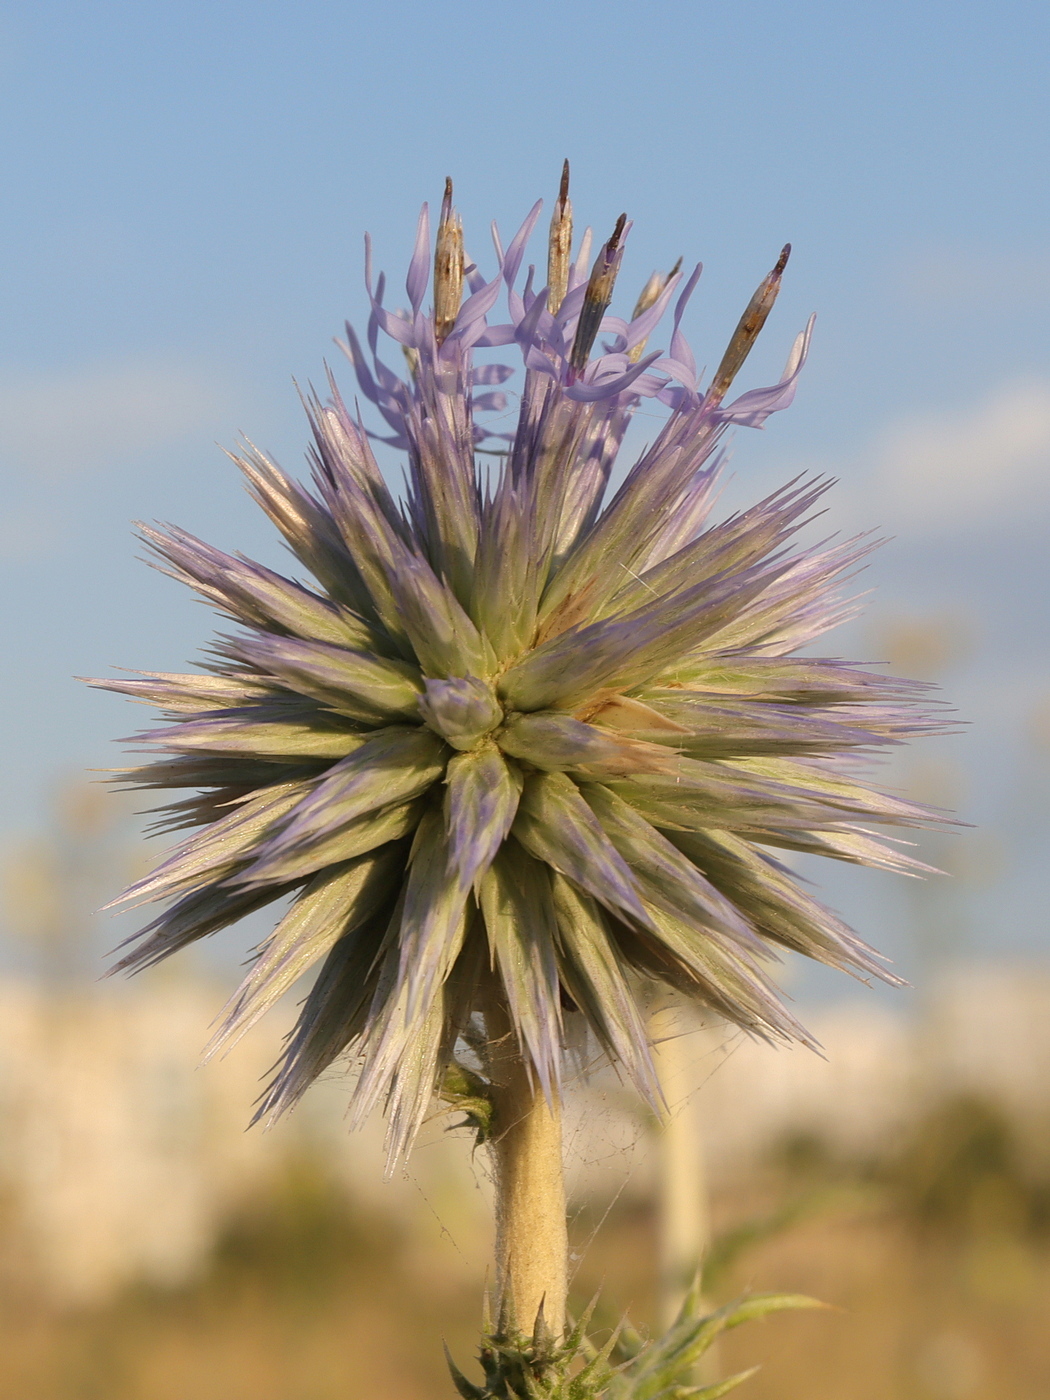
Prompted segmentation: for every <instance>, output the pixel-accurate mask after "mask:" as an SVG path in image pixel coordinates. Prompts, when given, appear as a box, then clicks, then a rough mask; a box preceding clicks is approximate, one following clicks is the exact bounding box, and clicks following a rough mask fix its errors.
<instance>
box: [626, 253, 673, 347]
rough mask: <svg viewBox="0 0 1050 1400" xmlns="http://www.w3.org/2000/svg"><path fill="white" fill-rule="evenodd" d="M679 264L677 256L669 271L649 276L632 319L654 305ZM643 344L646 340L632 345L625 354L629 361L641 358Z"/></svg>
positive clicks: (634, 319) (635, 305) (635, 318)
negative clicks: (628, 352)
mask: <svg viewBox="0 0 1050 1400" xmlns="http://www.w3.org/2000/svg"><path fill="white" fill-rule="evenodd" d="M681 266H682V259H681V258H679V259H678V261H677V262H676V263H675V265H674V267H672V268H671V271H670V272H654V273H653V275H652V276H651V277H650V278H649V280H648V282H646V284H645V286H644V287H643V288H642V290H641V293H640V295H639V297H638V300H637V301H636V302H635V304H634V310H633V311H632V312H631V320H632V321H637V319H638V317H639V316H640V315H641V314H642V312H643V311H648V310H649V308H650V306H655V304H656V299H657V297H658V296H659V295H660V293H661V292H662V291H663V289H664V288H665V287H666V286H667V284H668V282H670V280H671V278H672V277H673V276H674V275H675V273H676V272H678V271H680V269H681ZM646 340H648V337H646ZM645 345H646V341H645V340H640V341H639V342H638V344H637V345H635V346H633V347H632V349H631V352H630V354H629V355H628V356H627V358H628V359H629V360H630V361H631V363H632V364H635V365H636V364H637V363H638V361H639V360H640V359H641V358H642V355H643V354H644V353H645Z"/></svg>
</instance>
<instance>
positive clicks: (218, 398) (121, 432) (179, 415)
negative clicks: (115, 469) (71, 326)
mask: <svg viewBox="0 0 1050 1400" xmlns="http://www.w3.org/2000/svg"><path fill="white" fill-rule="evenodd" d="M224 399H225V394H224V393H223V392H222V388H221V386H218V385H216V384H214V383H213V382H211V381H210V380H209V379H208V378H207V377H206V376H205V375H204V374H202V373H200V372H197V371H193V370H189V369H186V368H185V367H178V366H164V365H113V366H106V367H95V368H89V369H74V370H68V371H64V372H59V373H43V374H35V375H23V376H20V377H18V378H9V379H7V380H0V460H2V461H4V462H5V463H12V462H13V463H17V464H18V465H21V466H33V467H36V468H40V469H43V470H45V471H54V472H58V473H62V474H64V473H67V472H71V471H78V470H82V469H84V468H94V467H99V466H103V465H105V464H106V463H108V462H111V461H114V460H118V459H121V458H127V457H129V456H133V455H135V454H137V453H142V452H146V451H150V450H152V449H155V448H157V447H163V446H166V445H168V444H169V443H173V442H178V441H180V440H181V439H183V438H185V437H187V436H189V435H190V434H192V433H194V432H197V431H199V430H200V429H202V428H205V427H207V426H208V425H209V424H212V423H215V422H216V421H217V420H218V419H219V416H220V414H221V413H222V409H223V402H224Z"/></svg>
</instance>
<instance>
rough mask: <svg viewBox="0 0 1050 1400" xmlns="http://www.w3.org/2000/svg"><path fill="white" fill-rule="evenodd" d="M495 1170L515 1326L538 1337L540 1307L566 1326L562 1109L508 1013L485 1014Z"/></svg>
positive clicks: (550, 1320) (501, 1289)
mask: <svg viewBox="0 0 1050 1400" xmlns="http://www.w3.org/2000/svg"><path fill="white" fill-rule="evenodd" d="M485 1019H486V1025H487V1030H488V1036H489V1069H490V1073H491V1076H492V1084H493V1092H492V1100H493V1107H494V1109H495V1113H494V1120H493V1137H492V1157H493V1164H494V1166H495V1172H496V1276H497V1289H498V1294H499V1296H500V1298H501V1299H502V1300H503V1304H504V1306H505V1307H506V1305H508V1304H509V1307H510V1315H511V1316H512V1317H513V1318H514V1323H515V1325H516V1327H517V1328H518V1329H520V1330H521V1331H523V1332H532V1330H533V1327H534V1324H535V1321H536V1315H537V1313H538V1311H539V1308H540V1305H541V1304H542V1305H543V1316H544V1321H545V1322H546V1325H547V1327H548V1328H549V1329H550V1331H551V1332H552V1333H553V1334H554V1336H555V1337H560V1336H561V1334H562V1332H563V1330H564V1327H565V1295H566V1292H567V1289H568V1236H567V1232H566V1224H565V1177H564V1172H563V1167H562V1138H561V1103H560V1102H559V1100H558V1098H557V1095H556V1094H552V1098H551V1102H550V1103H548V1101H547V1099H546V1097H545V1095H544V1093H543V1090H542V1089H541V1088H539V1086H538V1085H535V1084H533V1083H532V1082H531V1081H530V1079H529V1074H528V1071H527V1070H526V1067H525V1064H524V1061H523V1060H522V1057H521V1053H520V1051H519V1049H518V1043H517V1037H516V1036H515V1035H514V1033H513V1031H512V1029H511V1025H510V1018H509V1016H508V1014H507V1010H506V1007H505V1006H504V1005H502V1004H497V1005H495V1006H492V1007H490V1009H489V1010H488V1011H487V1013H486V1018H485Z"/></svg>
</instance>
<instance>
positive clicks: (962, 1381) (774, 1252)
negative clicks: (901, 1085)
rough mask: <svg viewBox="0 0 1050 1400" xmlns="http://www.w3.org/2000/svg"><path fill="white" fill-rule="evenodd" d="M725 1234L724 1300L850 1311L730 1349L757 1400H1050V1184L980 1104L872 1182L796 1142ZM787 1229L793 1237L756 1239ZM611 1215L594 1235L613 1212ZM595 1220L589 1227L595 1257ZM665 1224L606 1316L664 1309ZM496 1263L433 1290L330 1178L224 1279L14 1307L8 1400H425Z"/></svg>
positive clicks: (624, 1240)
mask: <svg viewBox="0 0 1050 1400" xmlns="http://www.w3.org/2000/svg"><path fill="white" fill-rule="evenodd" d="M715 1209H716V1216H717V1219H718V1224H719V1229H720V1230H721V1231H722V1232H723V1235H724V1236H726V1235H727V1232H728V1235H729V1236H732V1233H733V1232H734V1231H735V1232H736V1239H737V1242H738V1243H742V1242H746V1239H747V1237H748V1236H749V1235H752V1236H754V1238H753V1239H751V1242H750V1243H749V1244H747V1247H746V1248H744V1249H743V1250H742V1251H741V1252H739V1253H738V1254H737V1255H736V1257H735V1259H730V1257H729V1254H728V1253H725V1254H724V1255H723V1263H724V1265H725V1266H724V1268H723V1269H722V1270H721V1275H720V1277H718V1278H716V1279H715V1280H714V1282H713V1288H714V1291H715V1294H716V1296H717V1297H718V1298H724V1297H729V1296H732V1295H733V1294H734V1293H737V1292H740V1291H743V1290H745V1289H748V1288H753V1289H774V1288H775V1289H789V1290H792V1291H801V1292H805V1293H810V1294H812V1295H814V1296H816V1297H819V1298H822V1299H824V1300H825V1301H826V1302H828V1303H831V1304H833V1305H835V1307H836V1308H837V1309H839V1310H840V1311H834V1312H826V1313H820V1314H815V1315H793V1316H790V1317H780V1318H774V1319H771V1320H770V1321H769V1322H768V1323H766V1324H765V1325H764V1326H763V1327H762V1328H757V1329H756V1328H750V1329H746V1330H743V1331H742V1332H741V1333H740V1334H738V1335H736V1336H732V1337H729V1338H727V1339H726V1340H725V1343H724V1345H723V1348H722V1352H721V1355H720V1358H719V1360H720V1364H721V1365H722V1366H723V1367H724V1368H725V1369H727V1370H729V1369H732V1370H736V1369H739V1368H741V1367H742V1366H744V1365H748V1364H753V1363H754V1362H756V1361H757V1362H761V1363H762V1364H763V1370H762V1371H761V1372H760V1374H759V1375H758V1376H756V1377H755V1378H754V1379H753V1380H751V1381H749V1382H748V1383H747V1385H746V1387H744V1388H742V1389H741V1391H740V1395H741V1400H748V1397H750V1400H774V1397H775V1400H1005V1398H1006V1397H1007V1396H1008V1397H1009V1398H1010V1400H1045V1397H1046V1396H1047V1395H1050V1330H1048V1328H1047V1324H1046V1319H1047V1317H1048V1316H1050V1173H1048V1172H1047V1171H1046V1169H1045V1165H1044V1163H1042V1162H1041V1160H1040V1156H1039V1152H1038V1151H1037V1150H1033V1148H1032V1145H1031V1143H1027V1144H1022V1143H1021V1142H1020V1141H1018V1140H1017V1136H1016V1135H1015V1134H1014V1133H1012V1132H1011V1130H1010V1129H1009V1127H1008V1126H1007V1122H1006V1120H1005V1119H1004V1118H1003V1117H1002V1116H1001V1115H1000V1114H999V1113H998V1112H997V1111H996V1110H995V1109H994V1108H992V1107H990V1106H989V1105H987V1104H983V1103H980V1102H978V1101H976V1100H966V1101H957V1102H954V1103H949V1104H945V1105H942V1106H940V1107H939V1108H937V1109H936V1110H935V1111H933V1112H931V1114H930V1115H929V1116H928V1118H927V1119H926V1120H925V1122H924V1123H923V1124H922V1125H921V1126H920V1128H919V1129H918V1130H916V1132H915V1133H914V1134H913V1135H912V1137H911V1138H910V1140H909V1141H908V1142H906V1143H903V1144H901V1145H900V1147H899V1149H898V1150H897V1151H896V1152H894V1153H893V1154H891V1155H890V1156H888V1157H885V1158H883V1159H882V1160H880V1161H879V1162H878V1163H858V1162H842V1161H836V1160H834V1159H833V1158H832V1157H830V1156H829V1155H828V1153H827V1152H826V1151H824V1150H823V1149H822V1148H821V1145H820V1144H819V1143H815V1142H812V1141H810V1142H805V1141H797V1142H794V1143H787V1144H784V1147H783V1150H782V1151H781V1152H779V1153H778V1154H777V1158H776V1160H774V1161H772V1162H769V1163H765V1164H763V1165H762V1166H761V1167H756V1168H755V1170H754V1171H753V1172H751V1173H749V1174H748V1175H747V1176H746V1177H745V1178H741V1179H739V1180H738V1181H737V1182H736V1183H735V1184H734V1186H733V1187H732V1189H731V1190H723V1191H722V1192H721V1193H720V1194H719V1196H718V1198H717V1199H716V1202H715ZM777 1217H779V1219H780V1228H779V1230H772V1231H770V1230H766V1229H764V1228H760V1229H756V1230H751V1229H750V1227H749V1225H748V1222H753V1221H767V1222H768V1221H773V1220H775V1219H776V1218H777ZM595 1218H596V1217H595ZM593 1224H594V1218H589V1217H588V1213H587V1212H584V1214H583V1215H582V1216H581V1217H580V1218H579V1219H578V1221H577V1223H576V1234H577V1236H578V1240H579V1242H582V1241H584V1240H585V1239H587V1238H588V1237H589V1235H590V1233H591V1230H592V1228H593ZM653 1255H654V1247H653V1221H652V1214H651V1212H650V1211H649V1210H648V1209H647V1208H645V1206H644V1205H638V1204H634V1205H630V1206H628V1205H621V1206H620V1207H618V1208H614V1209H613V1210H612V1211H611V1212H610V1214H609V1217H608V1219H607V1220H606V1222H605V1223H604V1225H603V1226H602V1228H601V1229H600V1230H599V1232H598V1234H597V1236H596V1238H595V1240H594V1242H593V1244H592V1246H591V1248H590V1249H589V1250H588V1252H587V1255H586V1257H585V1259H584V1260H583V1262H582V1263H581V1265H580V1267H579V1271H578V1273H577V1277H576V1280H575V1286H576V1290H577V1294H578V1297H579V1299H583V1298H584V1297H585V1296H586V1295H588V1294H589V1293H591V1292H593V1291H594V1290H595V1289H596V1288H598V1287H599V1286H600V1287H601V1288H602V1290H603V1297H604V1304H603V1306H604V1309H605V1312H606V1315H607V1317H608V1318H609V1319H612V1318H613V1317H614V1316H615V1315H617V1314H618V1313H620V1312H621V1311H622V1310H624V1309H627V1310H629V1311H630V1313H631V1315H632V1318H633V1319H634V1320H635V1321H636V1322H638V1323H640V1324H641V1325H643V1326H644V1325H646V1324H647V1323H649V1322H650V1320H651V1318H652V1314H653V1283H654V1278H653V1269H652V1260H653ZM484 1262H485V1261H483V1260H479V1261H478V1266H479V1273H478V1277H477V1278H476V1279H473V1280H472V1279H470V1278H469V1277H467V1276H466V1275H465V1274H464V1273H462V1272H461V1273H460V1274H459V1275H458V1276H457V1277H456V1278H455V1279H448V1278H443V1277H436V1276H435V1275H434V1273H433V1271H432V1270H433V1265H432V1261H431V1263H430V1264H429V1265H428V1264H427V1262H426V1256H425V1255H423V1256H421V1255H420V1254H419V1252H418V1250H415V1249H414V1248H413V1241H412V1240H411V1238H409V1237H408V1236H407V1235H406V1233H405V1232H403V1231H400V1230H399V1229H398V1228H397V1226H396V1224H395V1223H393V1222H391V1221H390V1220H388V1219H384V1218H382V1217H379V1216H377V1215H376V1214H375V1213H374V1212H372V1213H367V1212H365V1211H363V1210H360V1209H358V1210H355V1209H354V1208H353V1206H352V1205H350V1204H348V1202H347V1200H346V1197H345V1194H344V1193H341V1192H340V1191H339V1190H337V1189H336V1188H335V1187H334V1186H332V1185H330V1184H329V1183H328V1182H327V1181H326V1180H325V1178H324V1176H323V1175H322V1174H320V1173H319V1172H318V1171H317V1170H316V1169H313V1168H310V1167H308V1166H301V1167H299V1168H297V1169H295V1170H293V1171H290V1172H289V1174H288V1176H287V1177H286V1178H285V1179H284V1180H283V1181H282V1183H281V1184H280V1186H279V1188H278V1189H276V1190H275V1191H274V1192H273V1193H272V1195H271V1196H269V1197H268V1198H267V1199H265V1200H260V1201H258V1202H256V1203H255V1204H254V1206H253V1207H252V1208H251V1210H248V1211H245V1212H243V1213H242V1214H241V1215H240V1216H239V1217H238V1218H236V1219H235V1220H233V1221H231V1223H230V1226H229V1228H228V1230H227V1232H226V1234H225V1236H224V1238H223V1240H222V1242H221V1244H220V1247H219V1249H218V1250H217V1252H216V1255H215V1258H214V1261H213V1264H212V1267H211V1269H210V1271H209V1272H208V1274H207V1276H206V1277H204V1278H202V1279H201V1280H199V1281H198V1282H197V1283H196V1284H194V1285H193V1286H192V1287H187V1288H184V1289H181V1290H178V1291H174V1292H166V1293H161V1292H157V1291H147V1290H136V1291H133V1292H129V1293H126V1294H125V1295H124V1296H123V1297H121V1298H120V1299H119V1300H117V1301H116V1302H114V1303H113V1304H111V1305H108V1306H107V1307H105V1308H102V1309H98V1310H96V1311H93V1312H90V1313H89V1312H82V1313H78V1314H72V1313H69V1314H64V1315H63V1314H60V1313H57V1312H55V1311H53V1310H49V1309H48V1308H47V1307H46V1306H45V1305H44V1304H43V1303H42V1302H40V1301H34V1300H33V1299H32V1298H29V1297H27V1296H24V1295H21V1296H20V1295H19V1292H18V1290H17V1286H16V1282H15V1280H13V1279H12V1278H10V1277H9V1276H8V1277H7V1278H6V1279H5V1280H4V1282H3V1284H2V1285H0V1286H2V1290H3V1294H4V1296H3V1298H2V1300H0V1301H2V1303H3V1306H2V1307H0V1395H2V1396H5V1397H6V1396H11V1397H13V1398H14V1397H17V1400H96V1398H97V1400H220V1397H221V1400H337V1397H338V1400H357V1398H358V1397H361V1400H364V1397H368V1400H383V1398H384V1397H397V1398H398V1400H415V1398H416V1397H419V1400H423V1398H424V1397H430V1396H434V1397H437V1396H448V1395H449V1394H451V1390H450V1386H449V1383H448V1380H447V1378H446V1375H445V1373H444V1368H443V1362H442V1360H441V1341H442V1340H443V1339H444V1340H447V1341H448V1343H449V1345H450V1347H451V1349H452V1351H453V1353H454V1354H455V1355H456V1356H457V1359H458V1360H459V1361H460V1363H461V1364H463V1365H464V1366H465V1367H468V1366H469V1358H470V1355H471V1352H472V1349H473V1346H474V1338H475V1335H476V1330H477V1323H478V1300H479V1292H480V1287H481V1270H482V1269H483V1267H484Z"/></svg>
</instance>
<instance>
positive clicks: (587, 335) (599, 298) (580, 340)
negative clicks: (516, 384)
mask: <svg viewBox="0 0 1050 1400" xmlns="http://www.w3.org/2000/svg"><path fill="white" fill-rule="evenodd" d="M626 223H627V215H626V214H621V215H620V217H619V218H618V219H617V220H616V227H615V228H614V229H613V231H612V237H611V238H610V239H609V241H608V243H606V245H605V247H604V248H602V250H601V252H600V253H599V254H598V256H597V258H595V260H594V267H593V268H592V269H591V279H590V281H589V282H588V283H587V292H586V295H585V296H584V299H583V310H582V311H581V312H580V319H579V321H578V322H577V325H576V338H575V340H574V341H573V342H572V353H571V355H570V356H569V363H570V364H571V365H572V368H573V369H574V370H575V371H576V373H577V374H580V373H582V371H583V370H584V368H585V367H586V364H587V357H588V356H589V355H590V353H591V346H592V345H593V344H594V341H595V337H596V336H597V334H598V327H599V326H600V325H601V323H602V317H603V316H604V315H605V313H606V311H608V309H609V303H610V302H611V301H612V294H613V287H614V286H615V285H616V274H617V273H618V272H619V270H620V259H621V258H622V256H623V249H622V248H621V247H620V239H621V238H622V237H623V231H624V227H625V225H626Z"/></svg>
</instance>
